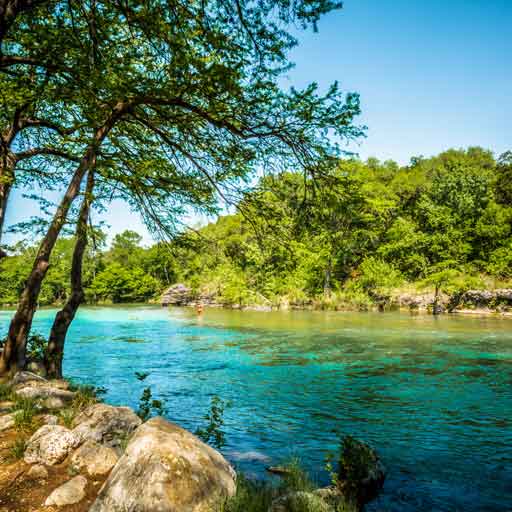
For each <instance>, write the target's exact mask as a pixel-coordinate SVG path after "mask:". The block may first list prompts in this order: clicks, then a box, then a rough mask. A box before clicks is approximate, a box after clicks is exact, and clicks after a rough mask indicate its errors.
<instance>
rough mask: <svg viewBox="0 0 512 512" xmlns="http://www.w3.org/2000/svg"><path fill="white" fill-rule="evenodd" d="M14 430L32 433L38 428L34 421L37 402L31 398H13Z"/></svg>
mask: <svg viewBox="0 0 512 512" xmlns="http://www.w3.org/2000/svg"><path fill="white" fill-rule="evenodd" d="M12 411H13V412H14V414H13V418H14V428H15V429H16V430H17V431H18V432H26V433H32V432H35V431H36V430H37V427H38V426H39V424H38V422H37V420H36V417H35V416H36V414H37V401H36V400H34V399H33V398H25V397H15V402H14V406H13V407H12Z"/></svg>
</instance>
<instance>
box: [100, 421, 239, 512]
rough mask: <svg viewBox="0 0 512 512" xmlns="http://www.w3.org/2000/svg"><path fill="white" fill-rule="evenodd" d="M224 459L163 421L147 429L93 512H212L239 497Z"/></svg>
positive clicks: (138, 432) (127, 453)
mask: <svg viewBox="0 0 512 512" xmlns="http://www.w3.org/2000/svg"><path fill="white" fill-rule="evenodd" d="M235 478H236V475H235V472H234V470H233V468H232V467H231V466H230V465H229V463H228V462H227V461H226V460H225V459H224V457H223V456H222V455H221V454H220V453H219V452H217V451H216V450H214V449H213V448H211V447H210V446H208V445H206V444H205V443H203V442H202V441H201V440H200V439H198V438H197V437H196V436H194V435H193V434H191V433H190V432H188V431H186V430H184V429H182V428H180V427H178V426H177V425H174V424H172V423H170V422H168V421H166V420H164V419H163V418H160V417H157V418H152V419H150V420H149V421H147V422H146V423H144V424H143V425H141V426H140V427H139V428H138V429H137V430H136V432H135V434H134V435H133V437H132V439H131V440H130V442H129V444H128V446H127V448H126V451H125V453H124V455H123V456H122V457H121V458H120V459H119V461H118V462H117V464H116V465H115V466H114V469H113V470H112V472H111V473H110V476H109V477H108V479H107V480H106V482H105V483H104V485H103V487H102V488H101V490H100V492H99V494H98V497H97V499H96V501H95V502H94V504H93V506H92V507H91V509H90V512H133V511H137V512H155V511H169V512H173V511H176V512H177V511H180V512H210V511H212V510H217V507H219V505H220V503H221V502H222V501H223V500H224V499H225V498H226V497H228V496H232V495H234V493H235V487H236V485H235Z"/></svg>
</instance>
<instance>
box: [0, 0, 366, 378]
mask: <svg viewBox="0 0 512 512" xmlns="http://www.w3.org/2000/svg"><path fill="white" fill-rule="evenodd" d="M336 7H339V5H338V4H337V3H335V2H331V1H328V0H314V1H311V0H308V1H297V2H294V3H293V4H290V3H289V2H288V1H285V0H283V1H278V2H266V1H264V2H260V1H259V2H253V1H245V2H242V1H240V0H234V1H228V2H223V3H218V2H216V1H213V0H212V1H211V2H189V1H183V0H182V1H173V2H171V3H170V4H169V3H168V2H167V3H162V2H159V1H155V2H151V3H148V2H132V3H129V4H119V3H117V2H112V1H110V0H105V1H98V2H96V3H95V4H94V6H93V7H91V8H90V9H89V11H88V12H87V14H88V15H89V18H85V19H86V21H85V22H84V21H82V22H83V23H85V24H86V25H87V23H88V22H90V19H92V20H93V22H94V28H95V34H94V35H95V37H94V38H93V43H94V44H93V45H92V56H93V59H92V60H93V64H94V65H93V66H91V67H90V68H84V72H85V73H86V76H85V77H83V78H81V83H84V85H86V86H88V90H90V91H92V92H91V95H92V97H88V98H87V101H83V102H82V103H79V104H78V105H79V107H80V108H81V112H82V115H81V118H82V119H84V120H85V121H86V122H87V126H89V127H90V128H91V131H92V135H91V136H90V139H89V142H88V145H87V147H86V149H85V150H84V152H83V154H82V156H81V158H80V161H79V165H78V166H77V167H76V170H75V171H74V173H73V175H72V177H71V180H70V182H69V184H68V187H67V190H66V192H65V194H64V196H63V199H62V201H61V203H60V205H59V207H58V208H57V211H56V213H55V216H54V218H53V220H52V222H51V224H50V227H49V230H48V232H47V234H46V236H45V237H44V238H43V241H42V243H41V246H40V249H39V251H38V254H37V255H36V259H35V262H34V266H33V268H32V271H31V273H30V275H29V277H28V279H27V285H26V287H25V289H24V291H23V293H22V295H21V298H20V302H19V305H18V309H17V311H16V314H15V316H14V318H13V320H12V322H11V325H10V328H9V334H8V337H7V341H6V344H5V348H4V351H3V353H2V359H1V361H0V363H1V364H0V373H1V372H5V371H10V370H15V369H16V368H22V367H23V366H24V363H25V344H26V337H27V334H28V332H29V330H30V327H31V323H32V318H33V314H34V311H35V308H36V305H37V297H38V294H39V290H40V287H41V283H42V281H43V279H44V277H45V275H46V272H47V269H48V261H49V257H50V254H51V251H52V249H53V247H54V245H55V242H56V240H57V238H58V236H59V234H60V232H61V230H62V227H63V225H64V222H65V220H66V217H67V215H68V212H69V209H70V207H71V204H72V203H73V201H74V199H75V198H76V197H77V195H78V194H79V191H80V184H81V182H82V179H83V177H84V176H85V175H86V174H87V172H89V171H90V170H91V169H94V168H96V169H97V172H98V175H99V179H101V180H102V181H104V182H105V183H106V184H110V186H111V189H112V194H113V195H117V196H120V197H124V198H126V199H127V200H129V201H130V202H131V203H132V204H133V205H134V206H135V207H137V208H138V209H139V211H141V212H142V214H143V216H144V218H145V220H146V222H147V224H148V225H149V227H150V228H151V229H153V230H154V231H156V232H158V233H161V234H163V233H165V232H168V231H169V230H171V229H172V228H173V226H174V225H175V222H176V214H179V213H182V212H183V211H184V207H185V206H186V205H194V206H195V207H197V208H202V209H203V210H206V211H210V212H213V211H215V210H216V204H217V200H218V199H219V198H223V199H224V200H226V201H231V200H232V199H233V197H236V195H237V193H238V192H239V191H240V190H241V188H243V183H244V182H243V180H244V179H245V178H246V177H247V176H249V175H251V174H252V173H253V172H254V171H255V170H256V169H257V168H261V166H263V167H264V168H265V169H266V170H267V171H268V172H275V171H277V170H281V169H283V168H286V167H293V168H297V169H302V170H303V171H304V172H306V173H310V174H312V175H315V176H316V178H317V179H319V178H321V177H322V176H325V175H327V174H328V173H329V172H330V169H331V168H332V165H333V163H334V162H335V161H336V158H337V157H338V155H339V150H338V146H337V144H336V139H338V140H339V139H347V138H353V137H357V136H359V135H360V134H361V130H360V129H359V128H358V127H355V126H354V125H353V118H354V116H355V115H357V114H358V113H359V100H358V96H357V95H355V94H348V95H347V96H346V97H343V96H342V95H341V94H340V92H339V90H338V87H337V85H336V84H335V85H333V86H332V87H330V89H329V90H328V91H327V92H326V94H324V95H321V94H319V93H318V87H317V86H316V84H312V85H310V86H308V87H306V88H305V89H304V90H300V91H299V90H296V89H291V90H290V91H283V90H282V89H281V88H280V87H279V84H278V79H279V77H280V75H281V74H282V73H283V72H284V71H286V70H287V69H288V68H289V62H288V52H289V50H290V49H291V48H292V47H293V46H294V45H295V44H296V43H297V42H296V40H295V39H294V38H293V37H291V36H290V34H288V33H287V32H286V31H285V30H284V29H285V27H286V25H288V24H290V23H292V22H298V23H299V24H301V25H303V26H304V27H307V26H308V25H313V26H316V23H317V21H318V20H319V18H320V16H321V15H322V14H324V13H326V12H329V11H330V10H332V9H333V8H336ZM80 19H81V20H83V17H82V18H80ZM86 28H90V27H89V26H88V25H87V26H86V27H84V29H86ZM135 42H136V44H134V43H135ZM96 62H98V64H97V63H96Z"/></svg>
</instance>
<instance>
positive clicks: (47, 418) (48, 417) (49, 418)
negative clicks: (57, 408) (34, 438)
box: [40, 414, 59, 425]
mask: <svg viewBox="0 0 512 512" xmlns="http://www.w3.org/2000/svg"><path fill="white" fill-rule="evenodd" d="M40 420H41V423H42V424H43V425H58V423H59V418H57V416H55V415H53V414H43V416H41V417H40Z"/></svg>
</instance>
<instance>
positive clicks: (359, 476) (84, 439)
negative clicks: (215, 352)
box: [0, 372, 385, 512]
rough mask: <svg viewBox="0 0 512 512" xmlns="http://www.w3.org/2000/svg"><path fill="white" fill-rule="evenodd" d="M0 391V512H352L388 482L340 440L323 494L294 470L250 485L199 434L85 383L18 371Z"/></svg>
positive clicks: (371, 459)
mask: <svg viewBox="0 0 512 512" xmlns="http://www.w3.org/2000/svg"><path fill="white" fill-rule="evenodd" d="M0 393H1V397H0V398H1V399H2V401H1V404H0V512H28V511H30V512H32V511H34V512H35V511H38V512H43V511H44V512H52V511H55V510H59V511H66V512H87V511H89V512H112V511H116V512H131V511H133V510H137V511H139V512H154V511H155V510H183V511H185V510H190V511H194V512H247V507H248V506H249V505H250V507H251V510H252V511H253V512H334V511H335V510H339V507H343V510H345V511H347V512H357V511H360V510H362V509H363V507H364V505H365V504H366V503H367V502H368V501H370V500H372V499H373V498H375V497H376V495H377V494H378V493H379V491H380V490H381V488H382V485H383V483H384V479H385V468H384V466H383V465H382V463H381V462H380V459H379V457H378V456H377V454H376V452H375V451H374V450H373V449H371V448H370V447H368V446H367V445H365V444H363V443H361V442H359V441H356V440H355V439H352V438H346V439H345V440H344V442H343V447H342V451H341V456H340V457H341V458H340V462H339V468H338V472H337V477H336V480H335V483H333V484H332V485H331V486H329V487H326V488H320V489H316V488H315V487H314V486H313V484H312V482H311V481H310V480H309V478H308V477H307V476H306V475H305V473H303V472H302V470H301V469H300V468H299V467H298V466H297V465H296V464H295V465H292V466H284V467H280V468H279V473H280V475H281V477H282V481H281V484H280V485H279V486H277V487H276V486H273V485H271V484H256V483H251V482H250V481H247V480H245V478H243V477H240V476H239V477H238V478H237V475H236V473H235V470H234V469H233V467H232V466H231V465H230V463H229V462H228V461H227V460H226V459H225V458H224V457H223V456H222V455H221V454H220V453H219V452H218V451H217V450H215V449H214V448H212V447H211V446H208V445H207V444H205V443H204V442H202V441H201V440H200V439H199V438H198V437H197V436H196V435H194V434H192V433H190V432H188V431H187V430H184V429H182V428H181V427H179V426H178V425H176V424H173V423H171V422H169V421H167V420H165V419H164V418H163V417H153V418H147V417H143V418H142V419H141V417H140V414H139V415H137V414H136V413H135V411H134V410H132V409H130V408H129V407H114V406H110V405H107V404H103V403H100V402H99V401H98V398H97V394H96V393H95V388H93V387H91V386H85V387H84V386H82V387H78V388H77V387H72V386H70V384H69V383H68V382H67V381H65V380H50V381H49V380H46V379H44V378H42V377H40V376H38V375H36V374H33V373H30V372H19V373H17V374H16V375H15V376H14V378H13V379H12V381H10V382H9V383H8V384H0ZM143 420H145V421H143ZM273 471H274V472H275V471H276V469H274V470H273Z"/></svg>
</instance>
